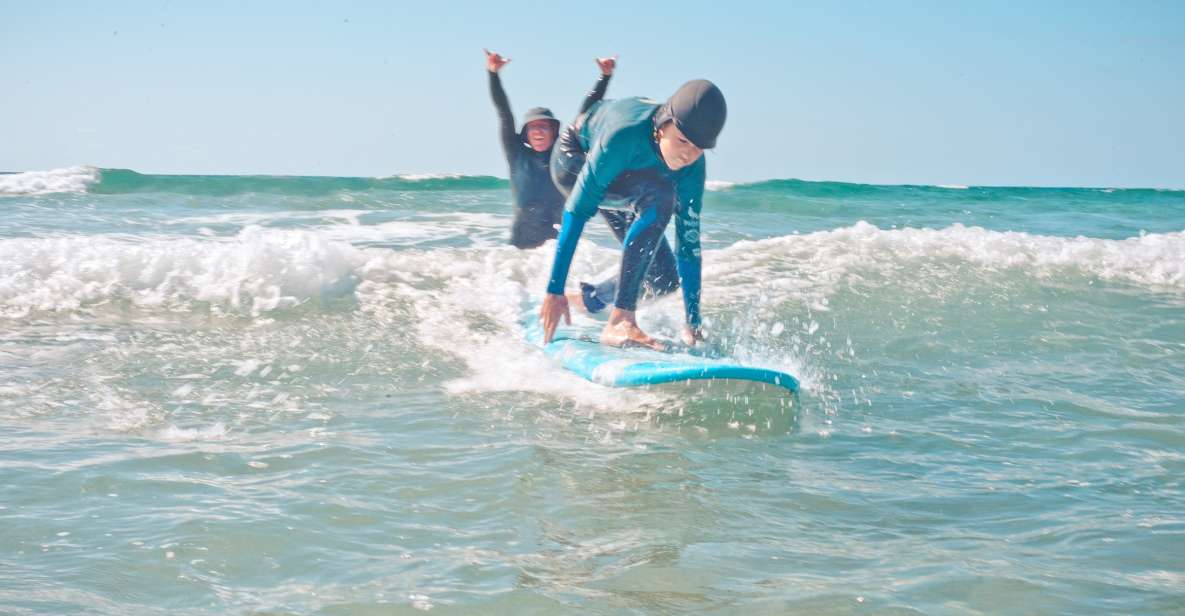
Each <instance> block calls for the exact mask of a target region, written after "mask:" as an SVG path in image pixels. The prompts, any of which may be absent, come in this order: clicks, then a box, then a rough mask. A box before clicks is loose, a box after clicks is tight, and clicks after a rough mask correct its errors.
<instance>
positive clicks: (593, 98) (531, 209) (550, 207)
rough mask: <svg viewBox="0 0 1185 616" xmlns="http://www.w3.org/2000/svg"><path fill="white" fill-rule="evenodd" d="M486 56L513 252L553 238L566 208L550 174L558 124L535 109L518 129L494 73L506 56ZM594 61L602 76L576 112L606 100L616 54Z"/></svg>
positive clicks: (547, 113)
mask: <svg viewBox="0 0 1185 616" xmlns="http://www.w3.org/2000/svg"><path fill="white" fill-rule="evenodd" d="M485 53H486V69H487V71H488V72H489V74H490V98H492V99H493V101H494V108H495V109H496V110H497V111H498V120H499V134H500V137H501V141H502V150H503V152H505V153H506V163H507V165H509V167H510V194H511V199H513V201H514V218H513V221H512V222H511V223H510V243H511V244H512V245H514V247H516V248H536V247H538V246H540V245H542V244H543V243H544V242H546V241H547V240H550V239H552V238H554V237H555V236H556V229H557V228H558V226H559V224H560V218H561V212H562V211H563V208H564V195H563V194H561V193H560V191H559V190H557V189H556V186H555V184H554V183H553V182H552V180H551V173H550V171H549V162H550V160H551V152H552V149H553V147H554V146H555V141H556V134H557V133H558V132H559V127H560V121H559V120H557V119H556V117H555V115H553V114H552V113H551V110H550V109H547V108H546V107H533V108H531V109H529V110H527V114H526V116H524V118H523V125H522V127H521V128H518V127H516V125H515V122H514V114H513V113H511V111H510V100H509V99H508V98H507V97H506V91H505V90H504V89H503V88H502V80H501V78H500V77H499V75H498V72H499V71H501V70H502V67H504V66H506V64H507V63H508V62H510V58H506V57H503V56H501V55H499V54H497V53H493V52H491V51H490V50H488V49H487V50H485ZM596 62H597V66H599V67H600V69H601V77H600V79H598V80H597V83H596V85H595V86H594V87H593V89H592V91H591V92H589V93H588V95H587V96H586V97H585V99H584V103H583V104H582V105H581V107H580V113H584V112H585V111H586V110H587V109H588V108H589V107H590V106H591V105H592V104H593V103H595V102H598V101H600V100H601V99H602V98H604V96H605V91H606V90H607V89H608V88H609V79H610V78H611V77H612V76H613V71H614V69H615V68H616V67H617V56H613V57H611V58H596Z"/></svg>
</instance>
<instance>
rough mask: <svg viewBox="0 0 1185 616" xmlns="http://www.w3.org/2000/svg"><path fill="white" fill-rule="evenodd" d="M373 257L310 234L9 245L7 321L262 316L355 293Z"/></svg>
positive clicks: (1, 261)
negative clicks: (121, 315) (201, 312)
mask: <svg viewBox="0 0 1185 616" xmlns="http://www.w3.org/2000/svg"><path fill="white" fill-rule="evenodd" d="M366 260H367V257H366V256H365V255H364V254H363V253H362V251H361V250H360V249H358V248H355V247H353V246H351V245H349V244H348V243H345V242H334V241H331V240H328V239H326V238H324V237H323V236H321V235H319V234H317V233H315V232H308V231H297V230H274V229H260V228H258V227H249V228H247V229H244V230H243V231H242V232H241V233H239V234H238V235H237V236H235V237H233V238H229V239H212V238H211V239H207V238H202V239H196V238H195V239H190V238H183V239H164V238H158V239H147V240H140V241H137V242H132V241H128V240H126V239H121V238H113V237H102V236H100V237H63V238H49V239H44V238H14V239H5V240H0V316H8V317H21V316H24V315H26V314H28V313H29V312H32V311H49V312H61V311H73V310H77V309H80V308H89V307H94V306H98V305H102V304H106V303H110V302H121V301H122V302H130V303H131V304H132V305H135V306H138V307H142V308H161V309H166V310H177V309H186V308H194V307H195V303H202V304H208V305H209V306H210V308H211V309H212V310H214V311H216V312H233V313H240V314H252V315H259V314H260V313H263V312H267V311H271V310H276V309H282V308H291V307H293V306H296V305H298V304H300V303H303V302H305V301H309V300H314V299H319V298H322V297H326V296H338V295H342V294H345V293H348V292H349V291H350V290H352V288H353V285H354V283H355V282H356V281H355V279H354V278H353V273H354V270H355V269H356V268H358V267H359V266H361V265H362V264H363V263H365V262H366Z"/></svg>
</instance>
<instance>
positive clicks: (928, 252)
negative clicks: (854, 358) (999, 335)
mask: <svg viewBox="0 0 1185 616" xmlns="http://www.w3.org/2000/svg"><path fill="white" fill-rule="evenodd" d="M950 259H955V260H959V261H962V262H965V263H969V264H971V265H974V266H976V267H978V268H981V269H983V270H987V271H995V270H1003V269H1008V270H1013V271H1018V272H1024V273H1026V274H1028V275H1031V276H1035V277H1040V278H1047V277H1052V276H1057V275H1062V274H1065V273H1072V272H1078V273H1081V274H1085V275H1088V276H1094V277H1097V278H1099V279H1101V280H1106V281H1115V282H1125V283H1131V284H1137V285H1141V286H1147V287H1152V288H1166V287H1167V288H1174V289H1185V231H1179V232H1173V233H1149V234H1144V235H1140V236H1137V237H1131V238H1127V239H1122V240H1111V239H1101V238H1089V237H1081V236H1080V237H1057V236H1046V235H1033V234H1029V233H1022V232H1015V231H990V230H987V229H983V228H981V227H966V226H964V225H961V224H954V225H951V226H949V227H946V228H944V229H914V228H906V229H892V230H888V229H879V228H877V227H875V226H873V225H871V224H869V223H867V222H864V221H860V222H858V223H856V224H855V225H852V226H850V227H845V228H841V229H835V230H832V231H819V232H815V233H810V234H807V235H792V236H782V237H776V238H770V239H765V240H757V241H742V242H738V243H737V244H734V245H733V246H730V247H728V248H726V249H724V250H722V251H720V254H718V255H715V256H711V257H708V258H706V259H705V261H706V263H707V264H708V265H707V271H706V272H705V275H706V276H709V277H716V278H725V279H729V278H738V280H737V281H736V283H735V284H723V285H721V284H720V283H716V284H714V285H713V288H719V287H734V286H738V285H739V286H744V285H745V284H746V283H745V282H744V280H740V278H743V279H745V280H752V279H753V275H754V272H761V271H764V270H766V269H767V268H768V267H770V266H771V265H775V264H777V263H779V262H780V263H781V264H782V265H783V266H786V265H789V266H792V267H793V268H794V269H795V270H797V271H798V273H799V274H801V276H799V277H797V278H793V279H786V280H783V281H782V282H783V283H784V285H783V286H786V287H787V288H789V287H797V288H803V287H806V286H812V285H818V284H819V283H821V282H824V281H828V280H836V279H838V278H840V277H842V276H845V275H847V274H848V273H850V272H857V271H861V270H871V271H877V270H884V269H886V268H889V269H892V268H896V267H899V266H901V265H903V264H905V263H908V262H918V261H941V260H950ZM783 269H784V267H783ZM705 286H706V285H705ZM750 286H751V285H750Z"/></svg>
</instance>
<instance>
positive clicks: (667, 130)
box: [658, 122, 704, 171]
mask: <svg viewBox="0 0 1185 616" xmlns="http://www.w3.org/2000/svg"><path fill="white" fill-rule="evenodd" d="M658 151H659V153H661V154H662V160H663V162H665V163H666V164H667V167H668V168H670V170H671V171H678V170H679V169H682V168H683V167H686V166H687V165H690V164H692V163H694V162H695V161H697V160H699V157H700V156H703V155H704V151H703V150H702V149H700V148H699V147H698V146H696V145H695V144H694V143H692V142H691V141H690V140H689V139H688V138H687V137H685V136H684V135H683V132H682V131H680V130H679V127H677V126H675V123H674V122H667V123H666V124H663V125H662V128H659V129H658Z"/></svg>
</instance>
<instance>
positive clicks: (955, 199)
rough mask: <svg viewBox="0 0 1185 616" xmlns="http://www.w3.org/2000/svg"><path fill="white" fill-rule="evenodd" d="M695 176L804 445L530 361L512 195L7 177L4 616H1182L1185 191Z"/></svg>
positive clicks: (536, 254) (712, 273) (750, 340)
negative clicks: (789, 395) (428, 615)
mask: <svg viewBox="0 0 1185 616" xmlns="http://www.w3.org/2000/svg"><path fill="white" fill-rule="evenodd" d="M708 189H709V190H708V192H707V194H706V196H705V202H704V208H703V223H702V224H703V244H704V249H705V251H704V283H703V287H704V293H703V297H704V300H703V301H704V304H703V313H704V316H705V322H706V329H707V333H708V337H709V344H710V345H711V347H712V349H713V350H715V351H718V352H720V353H723V354H727V355H731V356H734V357H738V358H741V359H743V360H745V361H749V362H753V363H756V364H760V365H768V366H771V367H776V368H778V369H782V370H786V371H788V372H791V373H793V374H795V375H797V376H799V378H800V379H801V380H802V391H801V392H800V393H799V395H798V397H797V398H796V399H794V400H793V401H792V408H793V410H794V414H793V418H792V421H791V422H790V424H789V427H786V426H785V424H783V423H778V424H777V425H778V428H777V429H774V428H771V426H772V425H774V424H772V423H771V422H762V421H761V418H762V414H763V413H766V412H772V411H770V410H769V409H765V408H761V407H754V408H746V409H742V414H743V415H744V416H745V417H749V418H752V419H751V420H749V419H746V420H745V421H741V422H737V421H733V420H731V419H732V418H734V417H735V416H736V413H735V411H736V410H737V409H735V408H724V407H726V406H728V405H733V406H735V405H736V404H741V403H739V402H737V401H721V400H712V399H707V400H705V399H701V398H699V397H697V396H696V395H694V394H691V393H689V392H681V391H679V390H669V389H664V390H653V391H652V390H644V389H643V390H632V389H609V388H605V387H602V386H599V385H595V384H592V383H589V382H586V381H584V380H582V379H580V378H579V377H576V376H574V375H572V374H569V373H567V372H565V371H563V370H562V369H561V368H558V367H557V366H555V365H553V364H552V363H550V362H549V361H548V360H547V359H546V357H544V356H543V355H542V354H541V353H540V352H539V351H538V350H537V349H534V348H533V347H531V346H530V345H529V344H527V343H526V342H524V340H523V331H522V327H521V324H520V321H521V315H522V312H523V310H524V309H525V308H526V307H528V306H530V305H531V304H532V303H533V302H535V301H537V300H538V298H539V297H540V295H541V294H542V292H543V289H544V287H545V284H546V277H547V275H548V270H549V267H550V264H551V257H552V252H553V251H554V244H553V243H549V244H547V245H546V246H544V247H543V248H540V249H536V250H529V251H519V250H516V249H514V248H513V247H511V246H509V245H508V244H507V239H508V235H509V234H508V225H509V221H510V210H511V204H510V196H509V188H508V183H507V182H506V181H505V180H503V179H499V178H493V177H485V176H464V175H457V174H447V173H442V174H428V175H392V176H389V177H382V178H332V177H281V176H189V175H153V174H143V173H138V172H136V171H132V170H121V169H100V168H95V167H73V168H66V169H56V170H44V171H30V172H24V173H13V174H0V211H2V212H3V213H4V216H3V217H0V611H2V612H5V613H14V614H58V613H97V614H126V613H139V614H157V613H159V614H165V613H167V614H190V613H193V614H199V613H200V614H206V613H294V614H312V613H388V611H390V612H395V613H399V612H401V611H410V612H418V611H425V610H432V611H436V612H445V613H516V614H517V613H542V614H555V613H576V612H591V613H683V612H692V611H705V612H710V613H721V614H725V613H737V614H742V613H743V614H783V613H810V614H820V613H821V614H847V613H855V612H861V611H865V610H872V611H875V612H877V613H886V612H887V613H991V614H1000V613H1016V614H1028V613H1067V612H1068V613H1097V614H1110V613H1180V609H1181V605H1183V604H1185V560H1183V559H1182V558H1181V557H1180V554H1183V553H1185V514H1183V513H1182V512H1185V489H1183V487H1182V480H1181V477H1182V475H1183V474H1185V192H1183V191H1174V190H1155V189H1124V188H1112V187H1097V188H1033V187H979V186H958V185H946V186H879V185H865V184H851V183H839V182H809V181H802V180H770V181H763V182H754V183H738V182H725V181H713V182H710V183H709V186H708ZM586 236H587V240H585V241H584V242H582V244H581V246H580V248H579V250H578V252H577V255H576V259H575V261H574V263H573V267H572V275H571V278H572V279H573V280H575V279H594V278H596V277H597V276H598V275H599V274H600V273H601V272H604V271H606V270H611V269H612V268H613V267H614V265H615V264H616V263H617V259H618V255H619V253H618V251H617V249H616V246H615V245H614V240H613V238H612V236H611V235H610V234H609V233H608V232H607V231H606V230H605V229H602V228H600V225H598V224H596V223H595V222H593V223H590V225H589V227H588V231H587V232H586ZM681 315H682V309H681V306H680V305H679V303H678V299H677V298H671V299H666V300H661V301H658V302H654V303H651V304H646V305H643V307H642V310H641V311H640V318H641V321H642V323H643V325H644V326H645V327H646V328H648V331H652V332H653V333H655V334H657V335H659V336H662V337H667V338H674V337H676V336H677V335H678V332H679V327H680V323H681V319H682V316H681ZM722 418H727V420H726V419H722Z"/></svg>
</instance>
